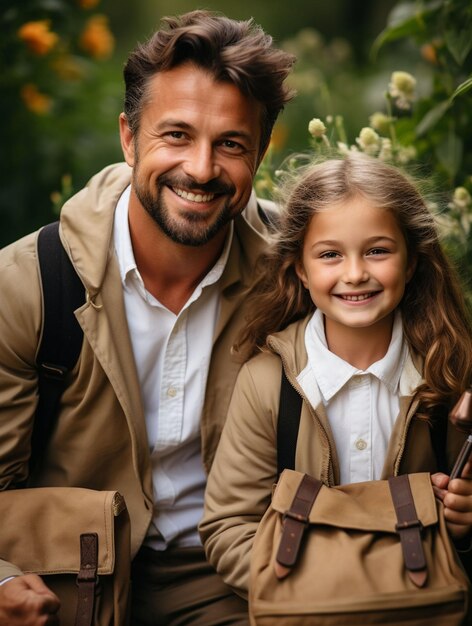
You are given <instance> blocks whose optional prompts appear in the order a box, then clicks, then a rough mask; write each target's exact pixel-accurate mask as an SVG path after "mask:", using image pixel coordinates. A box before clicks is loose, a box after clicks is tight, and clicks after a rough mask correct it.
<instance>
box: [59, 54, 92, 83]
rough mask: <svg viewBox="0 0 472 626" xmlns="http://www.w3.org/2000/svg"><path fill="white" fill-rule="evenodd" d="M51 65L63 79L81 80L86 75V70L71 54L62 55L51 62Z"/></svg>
mask: <svg viewBox="0 0 472 626" xmlns="http://www.w3.org/2000/svg"><path fill="white" fill-rule="evenodd" d="M51 67H52V68H53V70H54V71H55V72H56V74H57V75H58V76H59V77H60V78H62V79H63V80H71V81H74V80H80V79H81V78H83V75H84V71H83V69H82V68H81V66H80V65H79V63H78V62H77V61H76V60H75V58H74V57H72V56H70V55H63V56H60V57H59V58H58V59H56V60H55V61H54V62H53V63H51Z"/></svg>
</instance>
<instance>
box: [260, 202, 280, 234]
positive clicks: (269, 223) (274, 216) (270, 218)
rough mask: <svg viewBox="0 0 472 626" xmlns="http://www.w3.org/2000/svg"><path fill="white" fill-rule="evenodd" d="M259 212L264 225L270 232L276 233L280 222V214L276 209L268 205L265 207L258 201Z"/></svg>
mask: <svg viewBox="0 0 472 626" xmlns="http://www.w3.org/2000/svg"><path fill="white" fill-rule="evenodd" d="M257 213H258V215H259V217H260V218H261V220H262V223H263V224H264V226H266V227H267V229H268V230H269V232H271V233H274V232H276V231H277V229H278V227H279V222H280V215H279V212H278V211H277V210H276V209H271V208H268V207H266V208H265V209H264V208H262V206H261V205H260V204H259V202H258V203H257Z"/></svg>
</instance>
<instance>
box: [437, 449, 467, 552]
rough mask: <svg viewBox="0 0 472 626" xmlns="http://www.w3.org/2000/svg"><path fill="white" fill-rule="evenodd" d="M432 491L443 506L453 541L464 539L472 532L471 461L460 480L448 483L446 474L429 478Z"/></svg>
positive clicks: (438, 473) (438, 474)
mask: <svg viewBox="0 0 472 626" xmlns="http://www.w3.org/2000/svg"><path fill="white" fill-rule="evenodd" d="M431 482H432V484H433V491H434V494H435V496H436V497H437V498H439V499H440V500H442V502H443V504H444V518H445V520H446V523H447V527H448V530H449V533H450V535H451V537H452V539H453V540H454V541H461V540H462V539H465V538H466V537H467V536H468V535H470V533H471V532H472V460H469V461H468V462H467V464H466V466H465V468H464V470H463V472H462V476H461V478H455V479H454V480H451V481H449V476H447V474H442V473H441V472H437V473H436V474H433V475H432V476H431Z"/></svg>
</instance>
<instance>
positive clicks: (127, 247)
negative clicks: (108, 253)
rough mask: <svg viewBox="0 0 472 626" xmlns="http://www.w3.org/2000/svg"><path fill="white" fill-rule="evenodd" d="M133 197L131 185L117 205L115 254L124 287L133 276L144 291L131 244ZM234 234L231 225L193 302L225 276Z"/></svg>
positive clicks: (193, 297) (196, 291) (195, 293)
mask: <svg viewBox="0 0 472 626" xmlns="http://www.w3.org/2000/svg"><path fill="white" fill-rule="evenodd" d="M130 195H131V186H130V185H129V186H128V187H127V188H126V189H125V190H124V191H123V193H122V194H121V196H120V199H119V200H118V203H117V205H116V211H115V223H114V235H113V236H114V242H115V252H116V256H117V258H118V265H119V268H120V276H121V282H122V283H123V285H126V279H127V277H128V276H129V275H130V274H133V275H134V276H135V277H136V278H137V280H138V283H139V284H140V285H142V289H144V283H143V280H142V278H141V275H140V273H139V270H138V268H137V266H136V260H135V258H134V252H133V246H132V244H131V235H130V232H129V222H128V205H129V199H130ZM233 232H234V224H233V222H231V223H230V227H229V230H228V235H227V237H226V241H225V245H224V248H223V251H222V253H221V255H220V257H219V258H218V260H217V261H216V263H215V264H214V265H213V267H212V268H211V269H210V271H209V272H208V273H207V274H206V275H205V276H204V277H203V279H202V281H201V282H200V284H199V285H198V286H197V288H196V289H195V292H194V294H193V296H192V298H191V300H192V301H193V300H194V299H195V298H197V297H198V296H199V295H200V293H201V291H202V289H203V288H204V287H207V286H208V285H212V284H214V283H216V282H217V281H218V280H219V279H220V278H221V275H222V274H223V271H224V268H225V266H226V263H227V261H228V257H229V251H230V248H231V242H232V240H233Z"/></svg>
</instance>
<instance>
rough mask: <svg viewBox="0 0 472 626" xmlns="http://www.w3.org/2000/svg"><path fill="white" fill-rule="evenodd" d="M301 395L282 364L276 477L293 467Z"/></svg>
mask: <svg viewBox="0 0 472 626" xmlns="http://www.w3.org/2000/svg"><path fill="white" fill-rule="evenodd" d="M301 410H302V397H301V395H300V394H299V393H298V392H297V391H296V389H295V388H294V387H293V386H292V385H291V384H290V382H289V380H288V378H287V376H286V375H285V371H284V368H283V366H282V377H281V381H280V399H279V415H278V418H277V478H278V477H279V476H280V474H281V473H282V472H283V470H284V469H295V452H296V450H297V438H298V429H299V427H300V413H301Z"/></svg>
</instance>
